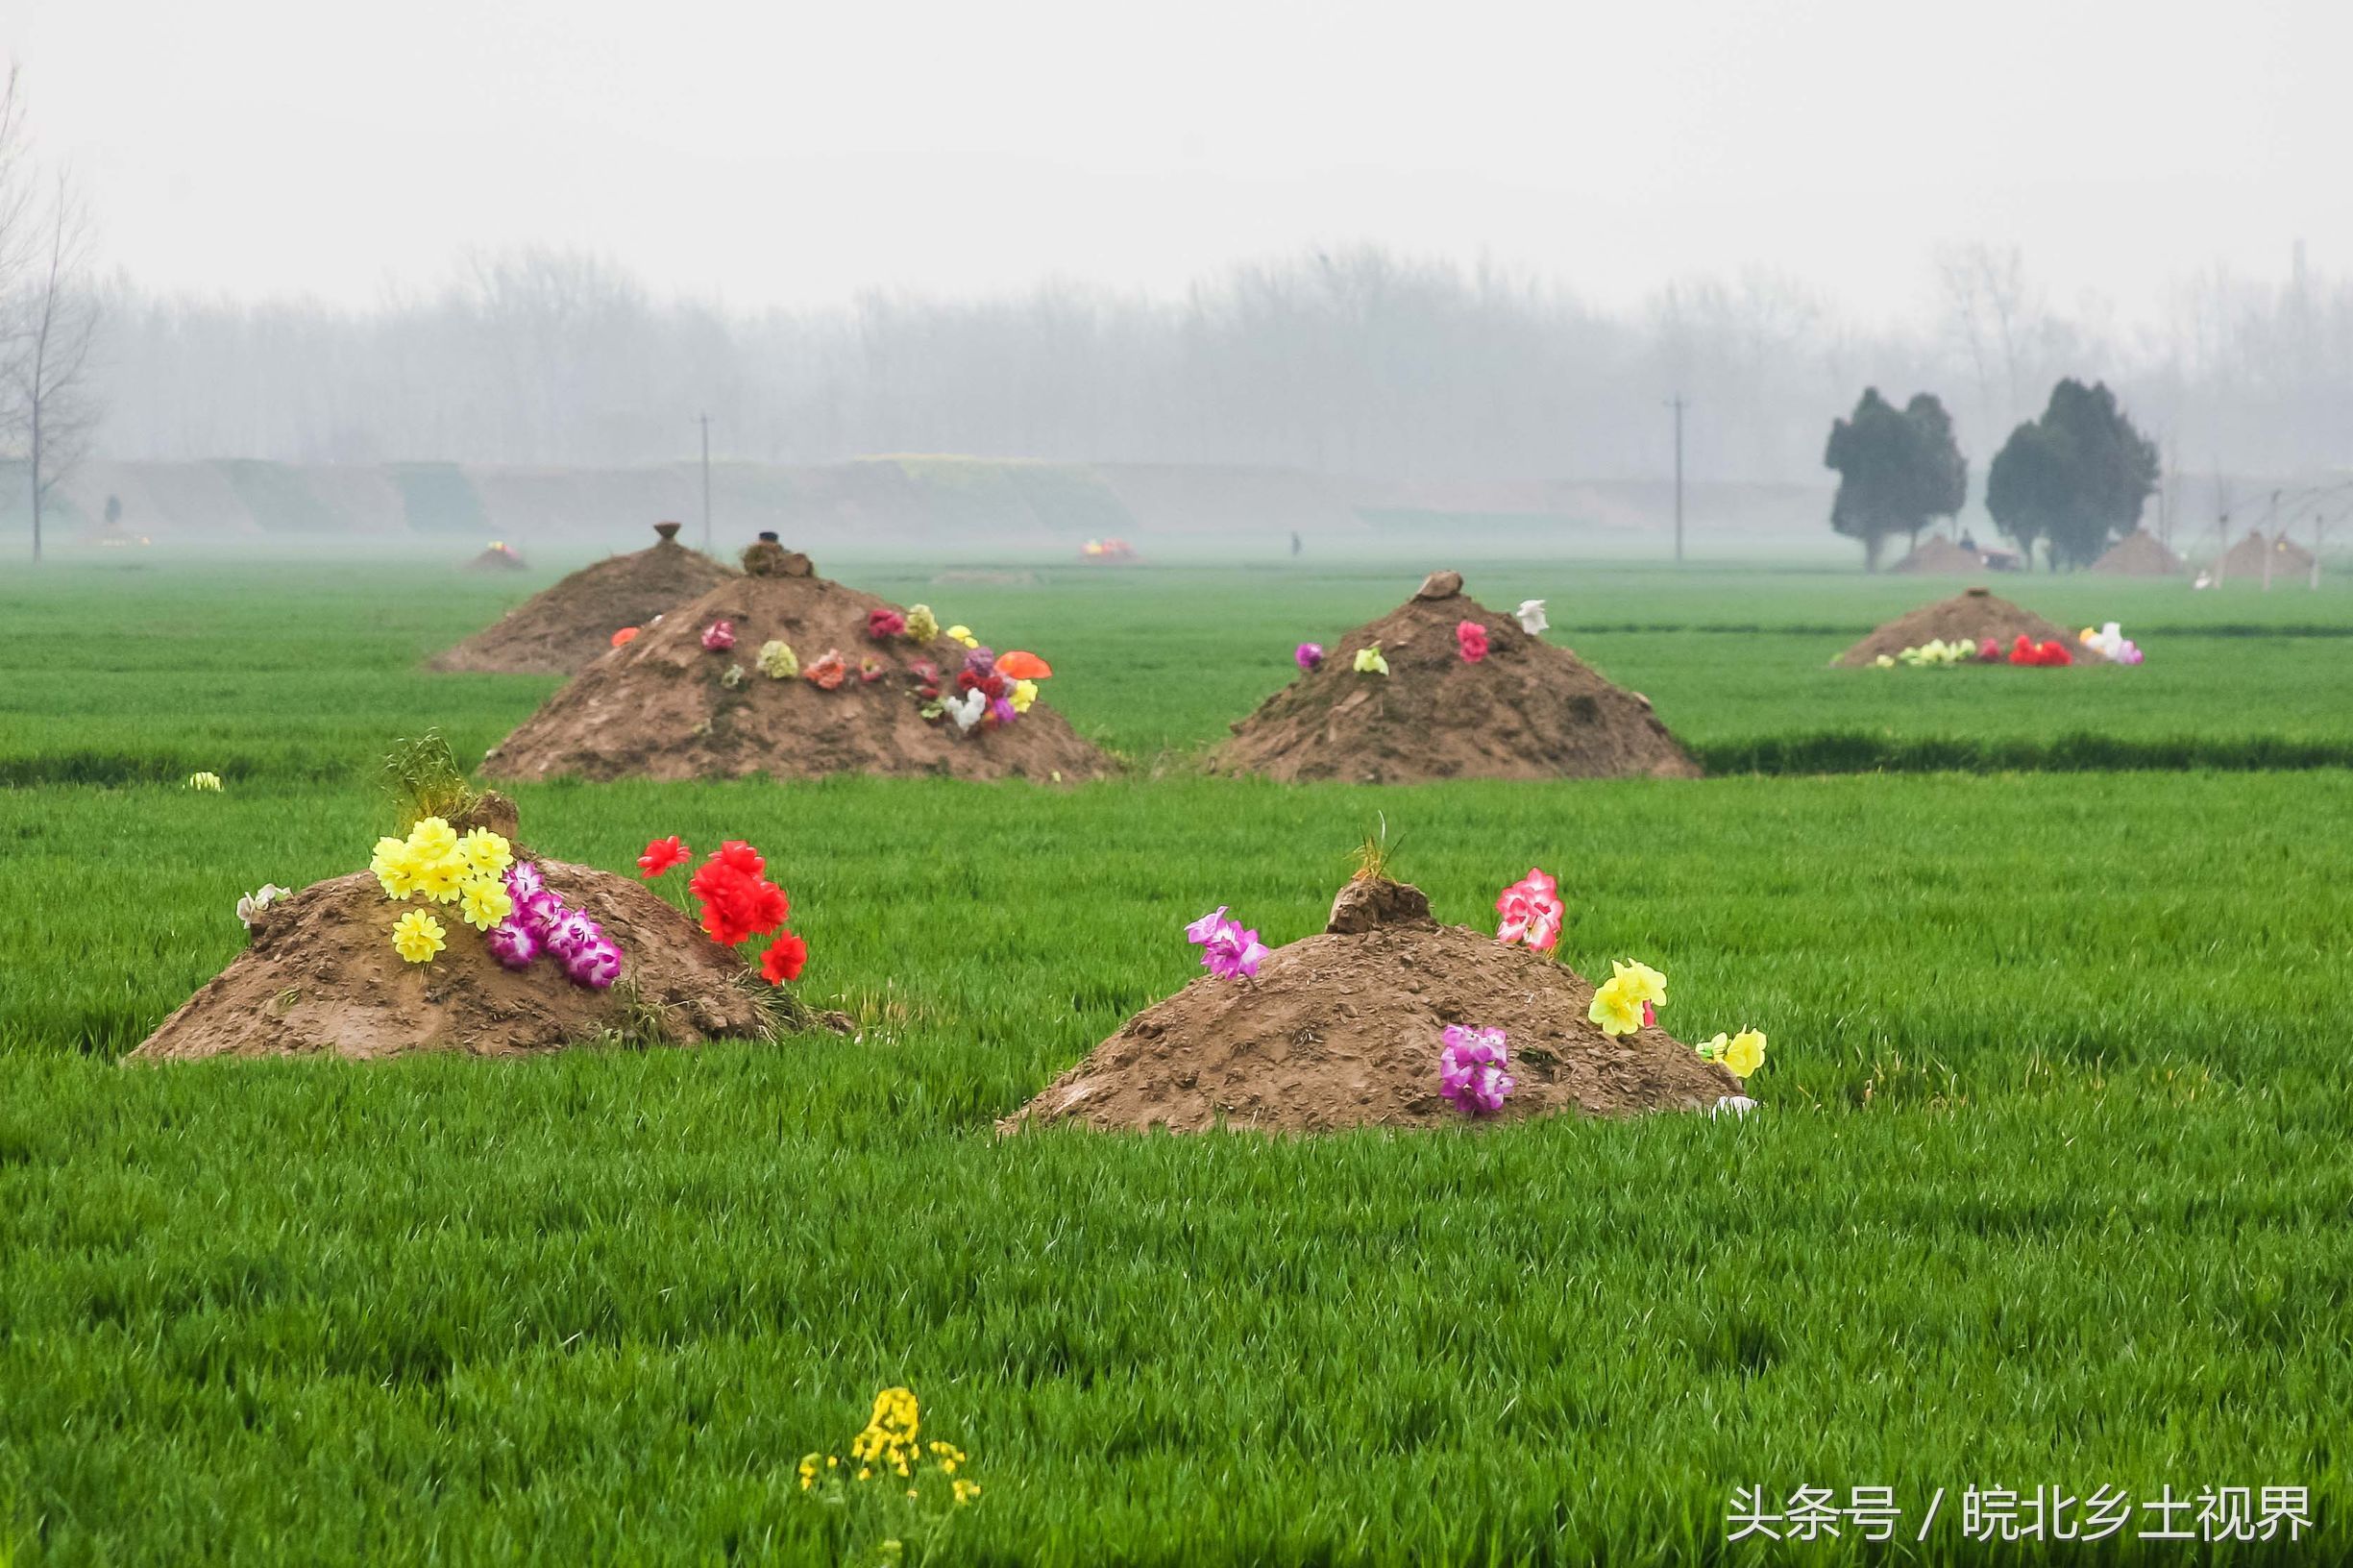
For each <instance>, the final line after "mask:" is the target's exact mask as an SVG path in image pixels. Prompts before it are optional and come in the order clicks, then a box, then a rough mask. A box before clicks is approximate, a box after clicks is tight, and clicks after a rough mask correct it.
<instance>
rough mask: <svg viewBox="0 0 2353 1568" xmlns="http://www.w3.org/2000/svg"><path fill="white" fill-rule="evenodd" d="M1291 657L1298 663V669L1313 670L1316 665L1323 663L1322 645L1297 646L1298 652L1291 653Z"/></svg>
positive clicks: (1306, 644) (1305, 644) (1303, 644)
mask: <svg viewBox="0 0 2353 1568" xmlns="http://www.w3.org/2000/svg"><path fill="white" fill-rule="evenodd" d="M1291 657H1292V658H1294V659H1296V660H1297V661H1298V662H1299V668H1300V669H1302V670H1313V669H1314V668H1315V667H1316V666H1317V665H1319V664H1321V663H1323V662H1324V645H1323V644H1321V643H1301V644H1300V645H1299V650H1298V651H1297V652H1295V653H1293V654H1292V655H1291Z"/></svg>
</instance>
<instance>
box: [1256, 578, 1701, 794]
mask: <svg viewBox="0 0 2353 1568" xmlns="http://www.w3.org/2000/svg"><path fill="white" fill-rule="evenodd" d="M1465 621H1475V622H1477V623H1478V624H1479V625H1481V626H1482V627H1483V628H1484V629H1485V632H1486V638H1487V653H1486V656H1485V657H1484V658H1483V659H1482V660H1480V661H1479V662H1478V663H1476V664H1474V663H1472V662H1470V661H1469V660H1467V659H1465V658H1464V657H1463V656H1462V649H1461V645H1460V644H1459V642H1458V640H1457V637H1456V627H1457V625H1458V624H1460V623H1462V622H1465ZM1376 643H1377V644H1379V645H1380V648H1381V654H1382V656H1383V657H1384V658H1385V659H1386V660H1387V661H1388V666H1389V673H1388V674H1387V675H1385V676H1384V675H1378V674H1363V673H1360V672H1359V671H1358V670H1357V669H1356V668H1355V664H1356V656H1357V653H1358V651H1359V650H1360V649H1367V648H1371V647H1372V646H1373V645H1374V644H1376ZM1233 728H1234V738H1233V739H1232V740H1230V741H1228V742H1226V743H1225V744H1224V745H1223V746H1221V747H1218V748H1217V751H1216V753H1215V755H1214V757H1213V765H1214V766H1215V767H1216V768H1218V769H1219V770H1221V771H1223V772H1249V773H1263V774H1265V775H1267V776H1268V777H1270V778H1280V779H1306V778H1332V779H1345V780H1348V781H1350V782H1357V783H1369V784H1410V783H1415V782H1419V781H1421V780H1424V779H1433V778H1621V777H1630V776H1638V775H1642V774H1650V775H1653V776H1655V777H1659V778H1697V777H1699V775H1700V769H1699V765H1698V764H1697V763H1694V762H1693V761H1692V760H1691V758H1690V756H1689V755H1688V754H1686V753H1685V752H1684V750H1683V748H1682V747H1681V746H1680V745H1679V744H1678V743H1677V741H1676V739H1675V737H1674V736H1673V735H1670V734H1669V733H1667V726H1666V725H1664V724H1662V723H1659V722H1658V720H1657V718H1656V717H1655V716H1654V714H1653V713H1652V712H1651V704H1650V701H1649V699H1648V698H1642V697H1639V696H1637V695H1635V694H1634V693H1631V692H1628V691H1624V690H1621V689H1620V688H1618V687H1616V686H1612V685H1611V684H1610V683H1609V682H1608V681H1606V680H1604V679H1603V678H1602V677H1601V676H1600V675H1598V674H1595V673H1594V672H1593V671H1592V670H1591V669H1589V668H1587V667H1586V665H1585V664H1584V662H1583V661H1582V660H1581V659H1579V658H1578V656H1577V655H1576V654H1574V653H1572V652H1570V651H1569V650H1568V649H1565V648H1556V647H1555V646H1553V645H1552V644H1550V643H1547V642H1545V641H1543V640H1542V639H1541V638H1538V637H1532V636H1530V635H1529V634H1528V633H1527V632H1524V631H1522V630H1521V629H1520V626H1519V623H1518V622H1517V621H1515V620H1514V619H1512V617H1510V616H1508V615H1497V614H1495V613H1493V612H1492V611H1490V610H1488V609H1486V608H1485V607H1484V606H1483V605H1482V604H1480V603H1479V601H1478V600H1473V599H1470V598H1467V597H1465V596H1464V595H1463V593H1462V578H1461V576H1459V575H1458V574H1456V573H1453V572H1439V573H1434V574H1433V575H1432V576H1431V577H1430V578H1429V580H1428V581H1426V582H1424V583H1423V584H1422V587H1421V591H1420V592H1418V593H1416V594H1415V595H1414V596H1413V598H1412V599H1410V600H1407V601H1406V602H1405V603H1404V604H1403V605H1401V606H1399V607H1398V608H1397V609H1395V610H1392V611H1390V612H1389V613H1388V614H1387V615H1385V616H1383V617H1382V618H1381V619H1380V620H1378V621H1375V622H1373V623H1371V624H1370V625H1362V626H1359V627H1358V628H1357V629H1356V630H1354V631H1352V632H1349V633H1348V634H1347V635H1346V636H1344V637H1342V638H1341V639H1340V640H1339V641H1338V642H1337V643H1336V644H1334V645H1333V646H1332V647H1331V648H1330V649H1327V650H1326V652H1325V656H1324V660H1323V663H1322V664H1321V665H1319V666H1317V667H1316V668H1315V669H1313V670H1311V671H1308V672H1306V673H1305V674H1301V675H1300V676H1299V678H1298V679H1296V680H1294V681H1292V682H1291V683H1290V684H1289V685H1288V686H1286V687H1284V688H1283V689H1282V690H1281V691H1279V692H1277V693H1275V695H1274V696H1272V697H1270V698H1267V699H1266V700H1265V701H1264V702H1262V703H1261V704H1260V705H1259V709H1258V711H1257V712H1256V713H1253V714H1252V715H1250V717H1249V718H1247V719H1243V720H1240V721H1238V722H1237V723H1235V724H1234V726H1233Z"/></svg>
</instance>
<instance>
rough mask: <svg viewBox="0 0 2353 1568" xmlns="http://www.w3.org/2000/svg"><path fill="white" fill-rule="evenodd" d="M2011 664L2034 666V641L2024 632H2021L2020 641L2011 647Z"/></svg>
mask: <svg viewBox="0 0 2353 1568" xmlns="http://www.w3.org/2000/svg"><path fill="white" fill-rule="evenodd" d="M2010 662H2011V663H2012V664H2032V663H2033V662H2034V639H2033V638H2031V637H2029V636H2027V635H2026V634H2025V633H2024V632H2020V633H2019V634H2018V641H2017V642H2015V643H2012V644H2011V645H2010Z"/></svg>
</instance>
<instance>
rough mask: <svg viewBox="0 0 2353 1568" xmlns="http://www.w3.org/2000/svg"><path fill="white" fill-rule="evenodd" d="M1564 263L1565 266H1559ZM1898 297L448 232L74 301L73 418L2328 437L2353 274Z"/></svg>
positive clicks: (520, 446) (925, 436) (1311, 267)
mask: <svg viewBox="0 0 2353 1568" xmlns="http://www.w3.org/2000/svg"><path fill="white" fill-rule="evenodd" d="M1563 270H1564V271H1570V270H1573V268H1566V267H1564V269H1563ZM1924 289H1926V290H1927V291H1928V292H1927V294H1926V295H1925V296H1924V297H1926V298H1928V299H1930V300H1931V301H1932V306H1931V307H1930V308H1929V309H1926V310H1924V312H1923V315H1922V317H1921V320H1920V322H1919V324H1917V325H1913V326H1907V327H1903V328H1870V327H1864V326H1861V325H1858V324H1856V323H1854V322H1851V321H1849V320H1846V319H1844V318H1842V316H1841V314H1840V312H1839V311H1838V310H1837V309H1836V308H1835V307H1834V306H1832V305H1831V304H1830V303H1829V302H1827V301H1826V300H1825V299H1823V298H1821V297H1819V296H1818V295H1816V294H1814V293H1812V292H1810V291H1809V290H1808V289H1807V288H1805V287H1804V286H1803V285H1802V284H1800V283H1797V282H1791V281H1789V280H1786V279H1781V278H1777V277H1769V276H1763V275H1757V276H1750V277H1746V278H1742V279H1740V280H1737V281H1730V282H1726V281H1716V280H1704V279H1703V280H1698V281H1689V282H1675V283H1671V284H1667V285H1664V286H1662V287H1661V288H1659V289H1658V290H1657V292H1656V293H1655V294H1654V296H1653V297H1652V298H1651V299H1650V300H1649V301H1648V302H1647V303H1646V304H1645V305H1644V306H1641V307H1640V308H1637V309H1633V310H1628V311H1619V312H1612V311H1605V310H1599V309H1595V308H1591V307H1589V306H1585V305H1582V304H1581V303H1580V302H1579V301H1578V299H1577V298H1576V296H1575V295H1574V294H1573V293H1571V292H1569V291H1568V290H1567V289H1565V288H1563V287H1560V286H1556V285H1554V284H1550V283H1546V282H1537V281H1532V280H1530V279H1527V278H1523V277H1515V276H1511V275H1508V274H1506V273H1503V272H1499V271H1495V270H1492V269H1485V268H1466V267H1463V266H1459V265H1456V264H1452V263H1447V262H1439V261H1427V260H1419V259H1414V258H1409V257H1401V256H1398V255H1395V254H1391V253H1386V252H1383V251H1380V250H1376V249H1356V250H1346V251H1336V252H1331V253H1313V254H1309V255H1303V256H1299V257H1292V258H1289V259H1287V260H1283V261H1279V262H1275V263H1271V264H1263V265H1251V266H1238V267H1235V268H1233V269H1231V270H1229V271H1227V272H1225V273H1222V274H1220V275H1218V276H1216V277H1213V278H1211V279H1207V280H1205V281H1203V282H1200V283H1199V284H1197V285H1196V286H1194V287H1193V288H1192V289H1191V290H1190V291H1189V292H1188V293H1187V294H1186V295H1185V296H1184V297H1183V298H1181V299H1176V300H1163V299H1153V298H1145V297H1141V296H1136V295H1128V294H1121V293H1116V292H1113V291H1108V290H1102V289H1094V288H1089V287H1084V286H1080V285H1075V284H1062V283H1058V284H1052V285H1046V286H1041V287H1039V288H1037V289H1035V290H1033V291H1031V292H1028V293H1026V294H1021V295H1018V296H1011V297H1003V298H992V299H974V300H924V299H913V298H903V297H891V296H882V295H876V296H873V297H870V298H866V299H861V300H859V301H857V302H855V303H853V304H850V305H847V306H842V307H840V308H837V309H829V310H812V311H787V310H758V311H752V310H736V309H727V308H723V307H720V306H712V305H707V304H699V303H696V302H694V301H691V300H678V299H671V298H666V297H663V296H661V295H659V294H657V293H656V292H655V291H653V290H652V289H650V288H649V287H648V286H647V284H646V283H645V282H643V281H641V280H640V279H638V278H635V277H633V276H631V275H630V274H629V273H627V272H626V271H625V270H622V269H621V268H619V267H616V266H614V265H612V264H610V263H608V262H604V261H601V260H599V259H597V258H595V257H588V256H584V255H580V254H576V253H569V252H555V251H541V250H531V251H524V252H519V253H515V254H508V255H500V256H490V257H479V258H477V259H475V260H473V261H471V262H470V263H468V264H467V265H465V266H464V267H462V268H461V269H460V270H459V271H458V272H457V274H456V275H454V276H453V277H452V278H451V279H449V280H448V281H447V282H444V283H443V284H441V285H440V286H438V287H435V288H433V289H430V290H427V291H422V292H416V293H412V294H402V295H398V296H395V297H391V298H387V299H386V300H385V301H384V302H383V303H382V304H381V305H380V306H377V307H375V308H371V309H367V310H348V309H340V308H331V307H328V306H321V305H317V304H314V303H302V302H293V301H261V302H249V301H232V300H217V299H190V298H166V297H159V296H157V295H154V294H150V293H147V292H144V291H142V290H141V289H139V288H138V287H136V286H135V284H134V283H131V282H116V283H115V284H113V285H112V286H111V287H110V290H109V291H108V297H107V299H106V300H105V312H104V325H103V331H102V337H101V342H100V352H99V355H98V357H99V372H98V376H99V383H100V392H101V394H102V400H101V401H102V403H103V406H104V409H105V415H104V423H103V426H102V428H101V429H100V430H99V432H98V443H99V448H100V450H101V451H103V453H105V454H107V455H110V456H114V457H121V458H195V457H216V456H253V457H270V458H281V459H286V460H292V461H302V462H375V461H390V460H405V459H453V460H459V461H475V462H506V463H544V464H600V465H602V464H627V463H640V462H650V461H660V460H666V459H673V458H677V457H681V456H687V455H691V454H692V453H694V452H695V451H696V444H697V427H696V416H697V415H698V414H702V413H707V414H708V415H709V416H710V419H711V431H712V445H713V450H714V453H716V454H718V455H721V456H723V457H733V458H741V459H755V460H763V461H772V462H794V463H805V462H822V461H830V460H835V459H840V458H846V457H852V456H857V455H861V454H870V453H906V452H925V453H969V454H974V455H982V456H1015V457H1048V458H1062V459H1070V460H1091V461H1129V462H1157V463H1194V462H1207V463H1238V464H1263V465H1282V466H1295V467H1304V468H1311V469H1316V470H1322V471H1327V472H1333V473H1340V474H1352V475H1362V476H1366V477H1374V478H1453V479H1464V478H1630V477H1646V476H1655V475H1658V474H1660V473H1662V472H1663V471H1664V469H1665V467H1666V465H1667V463H1668V461H1669V460H1670V459H1669V453H1670V442H1671V440H1672V433H1671V431H1672V427H1671V424H1670V416H1669V414H1668V412H1667V411H1666V409H1665V407H1664V404H1665V401H1666V400H1667V399H1668V398H1669V397H1671V396H1672V395H1674V394H1676V393H1678V392H1680V393H1681V394H1683V395H1684V396H1685V397H1686V398H1687V399H1689V401H1690V413H1689V416H1688V421H1687V436H1686V440H1687V447H1686V453H1687V464H1688V466H1689V468H1690V470H1691V471H1692V472H1693V473H1694V474H1695V475H1701V476H1704V477H1708V478H1727V479H1744V480H1793V479H1795V480H1807V481H1815V482H1822V481H1826V479H1827V478H1829V476H1827V475H1826V472H1825V470H1824V467H1823V435H1822V432H1823V429H1824V428H1825V425H1826V421H1827V420H1828V418H1829V417H1830V416H1832V415H1833V414H1835V413H1837V412H1839V411H1841V410H1843V409H1845V408H1846V407H1848V406H1850V405H1851V404H1852V403H1853V401H1854V399H1855V397H1856V394H1857V392H1858V390H1859V389H1860V388H1862V387H1864V386H1866V385H1878V386H1884V387H1902V388H1906V389H1910V388H1924V389H1933V390H1934V391H1936V392H1937V393H1938V395H1939V396H1940V397H1941V399H1942V401H1943V403H1944V404H1945V405H1946V407H1948V408H1949V410H1950V412H1951V415H1952V419H1953V423H1954V426H1955V429H1956V431H1957V433H1958V438H1959V441H1960V444H1961V446H1962V448H1963V450H1964V451H1966V452H1967V453H1970V454H1971V457H1972V460H1973V462H1976V463H1982V462H1983V461H1984V460H1985V459H1986V458H1987V457H1988V456H1989V455H1990V454H1991V453H1992V452H1993V451H1994V450H1995V449H1996V448H1997V447H1998V446H1999V445H2000V443H2001V441H2002V439H2003V437H2004V436H2006V435H2007V434H2008V432H2009V431H2010V430H2011V429H2013V428H2014V427H2015V426H2016V425H2017V424H2019V423H2020V422H2021V421H2022V420H2024V419H2028V418H2031V417H2032V416H2033V415H2034V413H2035V412H2036V411H2037V410H2038V409H2039V408H2040V407H2041V405H2042V403H2043V400H2044V397H2045V396H2046V394H2047V391H2048V389H2049V387H2050V386H2051V385H2052V383H2053V382H2054V381H2055V380H2059V379H2060V378H2063V377H2075V378H2080V379H2083V380H2104V381H2106V382H2107V383H2108V384H2109V385H2110V386H2112V387H2114V388H2115V389H2116V390H2117V392H2118V394H2119V396H2120V398H2121V399H2122V402H2123V404H2124V405H2125V406H2126V407H2127V408H2128V409H2129V410H2130V412H2131V414H2132V417H2133V418H2134V420H2135V421H2136V422H2137V423H2138V425H2139V426H2140V428H2141V429H2144V430H2146V431H2148V432H2149V433H2150V434H2151V435H2152V436H2153V437H2154V438H2155V440H2156V441H2157V443H2158V444H2159V446H2160V448H2161V450H2162V451H2163V453H2165V459H2166V461H2167V463H2168V464H2169V466H2171V467H2173V468H2175V469H2177V470H2179V471H2181V472H2184V473H2188V474H2199V473H2203V472H2205V471H2207V470H2209V469H2214V470H2228V471H2235V472H2252V473H2267V474H2278V473H2287V472H2300V471H2307V470H2311V469H2314V468H2319V467H2327V466H2334V465H2343V464H2345V463H2347V462H2349V461H2353V452H2349V451H2348V447H2349V446H2353V284H2349V283H2348V282H2344V281H2338V280H2326V281H2316V280H2310V279H2306V278H2304V277H2302V276H2301V275H2300V272H2299V275H2298V276H2295V277H2293V278H2292V279H2291V280H2290V281H2289V282H2284V283H2280V282H2274V283H2258V282H2245V281H2241V280H2235V279H2233V278H2231V277H2229V276H2226V275H2222V274H2218V273H2213V274H2208V275H2204V276H2201V277H2198V278H2196V279H2194V280H2191V281H2189V282H2185V283H2184V284H2182V285H2181V286H2180V287H2179V288H2178V289H2177V290H2176V291H2175V294H2174V297H2173V299H2172V301H2171V304H2170V306H2169V309H2168V311H2167V313H2166V316H2165V319H2164V320H2163V321H2161V322H2160V323H2157V324H2155V325H2152V326H2146V327H2141V328H2130V329H2127V328H2123V327H2120V326H2117V325H2115V324H2113V323H2111V322H2106V321H2103V320H2099V319H2096V317H2092V316H2087V315H2085V314H2083V313H2080V312H2078V313H2075V314H2069V313H2065V312H2061V311H2059V310H2056V309H2054V308H2052V307H2051V306H2049V305H2048V304H2047V302H2046V300H2045V299H2044V298H2043V296H2042V295H2041V293H2040V292H2039V291H2038V290H2037V288H2036V287H2035V286H2034V284H2033V282H2032V281H2031V279H2030V278H2029V276H2028V275H2027V273H2026V271H2025V269H2024V267H2023V265H2022V262H2021V259H2020V257H2018V255H2017V254H2016V253H2015V252H2005V251H2001V250H1998V249H1995V248H1992V247H1985V246H1966V247H1955V248H1952V249H1950V250H1949V251H1947V252H1946V253H1944V254H1943V255H1942V256H1941V257H1939V258H1938V261H1937V264H1936V266H1935V268H1934V269H1933V272H1932V274H1931V276H1930V277H1929V278H1928V279H1927V280H1926V281H1925V282H1924Z"/></svg>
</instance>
